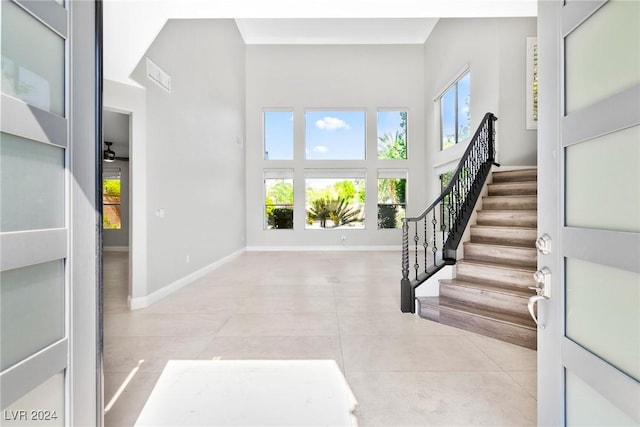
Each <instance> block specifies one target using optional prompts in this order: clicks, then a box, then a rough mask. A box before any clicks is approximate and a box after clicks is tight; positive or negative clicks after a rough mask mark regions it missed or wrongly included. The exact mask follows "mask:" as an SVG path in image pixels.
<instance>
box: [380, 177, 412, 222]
mask: <svg viewBox="0 0 640 427" xmlns="http://www.w3.org/2000/svg"><path fill="white" fill-rule="evenodd" d="M406 194H407V172H406V171H394V170H380V171H378V228H380V229H381V228H402V218H404V217H405V214H406V207H407V205H406V203H407V202H406V200H407V198H406Z"/></svg>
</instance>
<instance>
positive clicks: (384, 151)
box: [378, 131, 407, 159]
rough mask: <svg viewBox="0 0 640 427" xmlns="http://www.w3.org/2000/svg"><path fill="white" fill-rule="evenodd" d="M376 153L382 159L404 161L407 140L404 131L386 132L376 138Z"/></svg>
mask: <svg viewBox="0 0 640 427" xmlns="http://www.w3.org/2000/svg"><path fill="white" fill-rule="evenodd" d="M378 153H379V157H380V158H383V159H406V158H407V139H406V133H405V132H404V131H396V132H395V134H393V133H391V132H387V133H385V134H384V135H382V136H379V137H378Z"/></svg>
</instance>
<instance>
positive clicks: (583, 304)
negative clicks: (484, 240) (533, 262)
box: [538, 0, 640, 426]
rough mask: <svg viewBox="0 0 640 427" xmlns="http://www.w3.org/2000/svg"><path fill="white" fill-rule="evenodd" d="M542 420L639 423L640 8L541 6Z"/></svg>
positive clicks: (626, 4) (613, 0)
mask: <svg viewBox="0 0 640 427" xmlns="http://www.w3.org/2000/svg"><path fill="white" fill-rule="evenodd" d="M538 13H539V16H538V42H539V52H540V53H539V55H540V56H539V72H540V74H539V80H540V88H541V92H540V118H539V127H538V147H539V148H538V150H539V152H538V167H539V173H538V176H539V177H542V178H541V179H540V181H539V189H538V194H539V198H538V200H539V208H538V212H539V214H538V215H539V218H538V224H539V229H540V232H541V234H542V233H546V234H548V235H549V236H551V239H552V242H553V243H552V244H553V246H552V247H553V250H552V253H551V254H549V255H546V254H541V255H540V256H539V258H538V267H539V268H543V267H547V268H549V269H550V270H551V272H552V281H553V284H552V287H551V288H552V292H551V299H550V300H546V301H544V302H542V303H541V304H540V305H539V317H540V318H541V319H542V320H543V321H542V327H540V328H539V329H538V385H539V386H538V423H539V424H541V425H598V426H609V425H627V424H629V425H638V424H640V405H638V402H640V383H639V382H638V378H639V377H640V364H639V363H638V361H639V360H640V126H639V125H640V102H639V95H640V84H639V83H640V26H638V22H640V2H636V1H631V2H630V1H623V0H609V1H601V0H594V1H568V2H563V1H554V2H549V1H539V2H538Z"/></svg>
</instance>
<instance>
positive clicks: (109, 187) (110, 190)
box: [102, 179, 120, 196]
mask: <svg viewBox="0 0 640 427" xmlns="http://www.w3.org/2000/svg"><path fill="white" fill-rule="evenodd" d="M102 191H103V193H104V194H106V195H109V196H119V195H120V180H119V179H105V180H104V181H103V186H102Z"/></svg>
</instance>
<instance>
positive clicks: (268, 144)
mask: <svg viewBox="0 0 640 427" xmlns="http://www.w3.org/2000/svg"><path fill="white" fill-rule="evenodd" d="M264 145H265V147H264V150H265V159H272V160H293V112H291V111H266V112H265V113H264Z"/></svg>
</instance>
